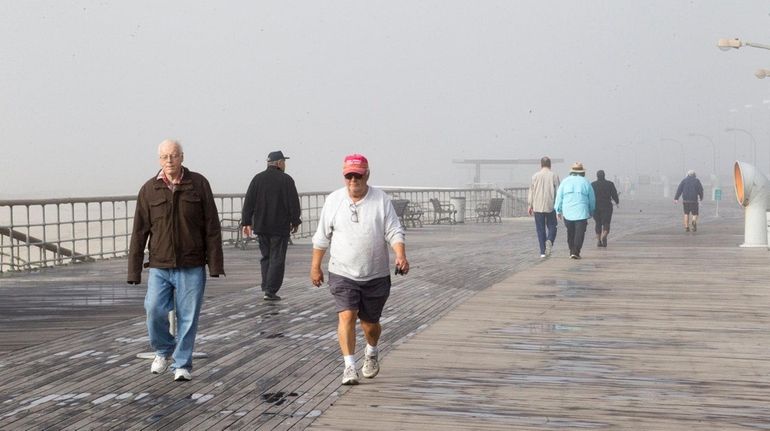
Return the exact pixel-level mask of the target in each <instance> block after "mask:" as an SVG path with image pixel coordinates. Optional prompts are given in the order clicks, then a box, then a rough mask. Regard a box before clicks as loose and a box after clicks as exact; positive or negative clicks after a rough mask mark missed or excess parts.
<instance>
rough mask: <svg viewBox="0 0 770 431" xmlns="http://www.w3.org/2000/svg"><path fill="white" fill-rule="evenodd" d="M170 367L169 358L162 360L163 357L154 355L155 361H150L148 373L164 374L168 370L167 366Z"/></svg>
mask: <svg viewBox="0 0 770 431" xmlns="http://www.w3.org/2000/svg"><path fill="white" fill-rule="evenodd" d="M169 365H171V358H170V357H169V358H164V357H163V356H158V355H155V359H153V360H152V366H151V367H150V371H151V372H152V373H153V374H160V373H163V372H165V371H166V370H167V369H168V366H169Z"/></svg>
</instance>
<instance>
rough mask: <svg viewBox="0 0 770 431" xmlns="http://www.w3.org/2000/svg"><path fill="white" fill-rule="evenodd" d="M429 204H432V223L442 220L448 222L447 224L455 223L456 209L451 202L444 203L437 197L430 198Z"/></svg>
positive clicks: (438, 222)
mask: <svg viewBox="0 0 770 431" xmlns="http://www.w3.org/2000/svg"><path fill="white" fill-rule="evenodd" d="M430 203H431V205H433V224H440V223H441V222H442V221H446V222H449V224H455V223H456V221H455V216H456V215H457V210H456V209H455V206H454V205H452V204H451V203H444V202H441V201H439V200H438V199H437V198H433V199H430Z"/></svg>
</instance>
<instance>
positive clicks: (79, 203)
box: [0, 187, 527, 273]
mask: <svg viewBox="0 0 770 431" xmlns="http://www.w3.org/2000/svg"><path fill="white" fill-rule="evenodd" d="M383 189H384V190H385V191H386V192H387V193H388V194H390V195H391V196H393V197H394V198H399V199H409V200H410V201H411V202H412V203H413V204H415V205H418V206H420V207H422V208H423V211H424V212H425V219H424V220H427V221H430V220H431V219H432V215H433V209H432V208H431V207H430V206H429V205H428V201H429V199H431V198H438V199H439V200H441V201H447V202H448V201H449V200H450V199H451V198H458V197H463V198H465V203H466V205H465V219H466V220H468V219H473V218H474V217H475V216H476V214H475V211H474V209H475V208H476V206H477V205H478V204H479V203H482V202H487V201H489V199H490V198H493V197H503V198H505V201H504V208H503V216H504V217H513V216H521V215H524V214H526V196H527V189H526V188H508V189H492V188H484V189H473V188H416V187H403V188H393V187H388V188H383ZM328 194H329V192H309V193H300V205H301V207H302V225H301V226H300V229H299V230H298V231H297V233H296V234H294V238H307V237H310V236H312V235H313V233H314V232H315V230H316V227H317V226H318V216H319V213H320V211H321V208H322V207H323V204H324V201H325V199H326V195H328ZM214 198H215V200H216V203H217V208H218V209H219V218H220V219H223V218H229V219H235V220H239V219H240V218H241V208H242V207H243V199H244V195H243V194H216V195H214ZM135 208H136V196H106V197H90V198H67V199H24V200H0V273H3V272H10V271H28V270H33V269H37V268H43V267H50V266H56V265H65V264H70V263H75V262H84V261H94V260H100V259H110V258H114V257H122V256H125V255H126V254H127V253H128V246H129V242H130V239H131V226H132V224H133V219H134V211H135ZM222 235H223V238H222V239H223V241H226V242H234V241H235V239H236V238H235V235H236V234H235V233H234V232H223V233H222Z"/></svg>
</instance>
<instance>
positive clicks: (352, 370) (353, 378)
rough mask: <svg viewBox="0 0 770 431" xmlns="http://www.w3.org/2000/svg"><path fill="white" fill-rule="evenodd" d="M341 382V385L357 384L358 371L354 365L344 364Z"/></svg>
mask: <svg viewBox="0 0 770 431" xmlns="http://www.w3.org/2000/svg"><path fill="white" fill-rule="evenodd" d="M342 384H343V385H357V384H358V371H356V367H354V366H350V365H348V366H346V367H345V371H343V372H342Z"/></svg>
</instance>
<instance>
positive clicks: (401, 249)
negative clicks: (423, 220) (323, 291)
mask: <svg viewBox="0 0 770 431" xmlns="http://www.w3.org/2000/svg"><path fill="white" fill-rule="evenodd" d="M342 175H343V176H344V178H345V187H343V188H341V189H338V190H336V191H334V192H332V193H331V194H330V195H329V196H327V198H326V201H325V202H324V206H323V209H322V210H321V215H320V217H319V220H318V229H317V230H316V233H315V235H313V260H312V263H311V266H310V280H311V282H312V283H313V285H314V286H316V287H319V286H321V285H322V284H323V282H324V274H323V270H322V269H321V262H322V260H323V257H324V255H325V254H326V250H327V249H328V250H329V256H330V257H329V290H330V291H331V293H332V295H334V300H335V303H336V306H337V316H338V325H337V337H338V339H339V344H340V350H341V351H342V355H343V359H344V361H345V370H344V372H343V374H342V384H343V385H355V384H358V372H357V371H356V361H355V351H356V326H355V325H356V318H358V319H360V321H361V329H362V330H363V331H364V336H365V338H366V342H367V345H366V350H365V352H364V363H363V367H362V368H361V374H363V376H364V377H366V378H373V377H374V376H376V375H377V373H378V372H379V371H380V365H379V360H378V354H379V352H378V349H377V342H378V341H379V338H380V334H381V333H382V327H381V325H380V323H379V322H380V316H381V315H382V310H383V308H384V307H385V302H386V301H387V299H388V296H389V295H390V285H391V281H390V263H389V261H390V257H389V255H388V246H390V247H391V248H392V249H393V252H394V253H395V266H396V269H395V273H396V274H406V273H408V272H409V261H407V259H406V248H405V245H404V230H403V227H402V226H401V222H400V221H399V220H398V216H397V215H396V211H395V209H393V204H392V203H391V202H390V197H389V196H388V195H387V194H385V192H383V191H382V190H380V189H377V188H374V187H371V186H369V185H368V184H367V183H368V181H369V162H368V160H367V159H366V157H364V156H362V155H361V154H351V155H349V156H347V157H345V162H344V165H343V169H342Z"/></svg>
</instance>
